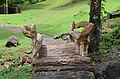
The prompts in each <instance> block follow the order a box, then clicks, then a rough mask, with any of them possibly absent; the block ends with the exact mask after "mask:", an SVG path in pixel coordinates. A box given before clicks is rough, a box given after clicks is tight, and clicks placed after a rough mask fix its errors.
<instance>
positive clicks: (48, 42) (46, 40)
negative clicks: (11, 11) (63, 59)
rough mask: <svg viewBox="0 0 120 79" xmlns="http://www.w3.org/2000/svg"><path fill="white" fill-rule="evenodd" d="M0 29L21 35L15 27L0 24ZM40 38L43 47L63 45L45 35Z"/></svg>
mask: <svg viewBox="0 0 120 79" xmlns="http://www.w3.org/2000/svg"><path fill="white" fill-rule="evenodd" d="M0 28H2V29H5V30H8V31H11V32H14V33H21V30H20V28H16V27H8V26H5V25H2V24H1V25H0ZM42 36H43V39H44V41H43V44H44V45H58V44H62V43H63V42H62V41H60V40H54V38H53V37H50V36H48V35H45V34H42Z"/></svg>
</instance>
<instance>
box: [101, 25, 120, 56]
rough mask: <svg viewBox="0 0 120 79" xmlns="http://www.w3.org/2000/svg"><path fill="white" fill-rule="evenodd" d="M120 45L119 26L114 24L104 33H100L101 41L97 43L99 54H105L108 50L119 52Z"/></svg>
mask: <svg viewBox="0 0 120 79" xmlns="http://www.w3.org/2000/svg"><path fill="white" fill-rule="evenodd" d="M119 46H120V26H116V27H114V28H113V29H111V30H110V31H108V32H107V33H106V34H102V35H101V42H100V45H99V49H100V50H99V52H100V54H103V55H104V54H106V53H109V52H119V51H120V50H119ZM115 49H116V51H115Z"/></svg>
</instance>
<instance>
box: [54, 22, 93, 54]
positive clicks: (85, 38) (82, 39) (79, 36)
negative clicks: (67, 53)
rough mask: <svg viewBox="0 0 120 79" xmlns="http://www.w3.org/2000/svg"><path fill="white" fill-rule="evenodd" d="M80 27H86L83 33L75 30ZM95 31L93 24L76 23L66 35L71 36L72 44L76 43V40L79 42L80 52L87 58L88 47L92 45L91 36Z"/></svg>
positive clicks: (72, 24) (60, 36) (73, 23)
mask: <svg viewBox="0 0 120 79" xmlns="http://www.w3.org/2000/svg"><path fill="white" fill-rule="evenodd" d="M80 27H84V29H83V30H82V32H77V31H75V30H74V29H77V28H80ZM93 29H94V24H93V23H90V22H85V21H83V22H79V23H76V24H75V22H72V23H71V26H70V31H69V32H68V33H64V34H65V35H69V37H70V40H71V42H74V40H76V41H77V45H78V51H79V54H80V55H81V56H87V53H88V46H89V43H90V34H91V32H92V30H93ZM64 34H61V35H59V36H56V37H55V39H58V38H62V37H63V35H64ZM62 39H63V38H62Z"/></svg>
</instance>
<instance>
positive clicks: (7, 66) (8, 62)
mask: <svg viewBox="0 0 120 79" xmlns="http://www.w3.org/2000/svg"><path fill="white" fill-rule="evenodd" d="M12 64H13V61H6V62H5V63H4V64H3V67H5V68H9V67H10V66H11V65H12Z"/></svg>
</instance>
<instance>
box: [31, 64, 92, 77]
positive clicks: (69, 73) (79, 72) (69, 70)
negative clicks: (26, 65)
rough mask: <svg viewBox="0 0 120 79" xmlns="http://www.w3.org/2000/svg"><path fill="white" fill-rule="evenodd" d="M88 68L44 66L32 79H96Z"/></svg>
mask: <svg viewBox="0 0 120 79" xmlns="http://www.w3.org/2000/svg"><path fill="white" fill-rule="evenodd" d="M85 68H86V69H87V67H86V66H44V67H40V69H39V70H40V71H37V72H35V74H34V76H33V78H32V79H94V74H93V73H92V72H90V71H87V70H84V69H85Z"/></svg>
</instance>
